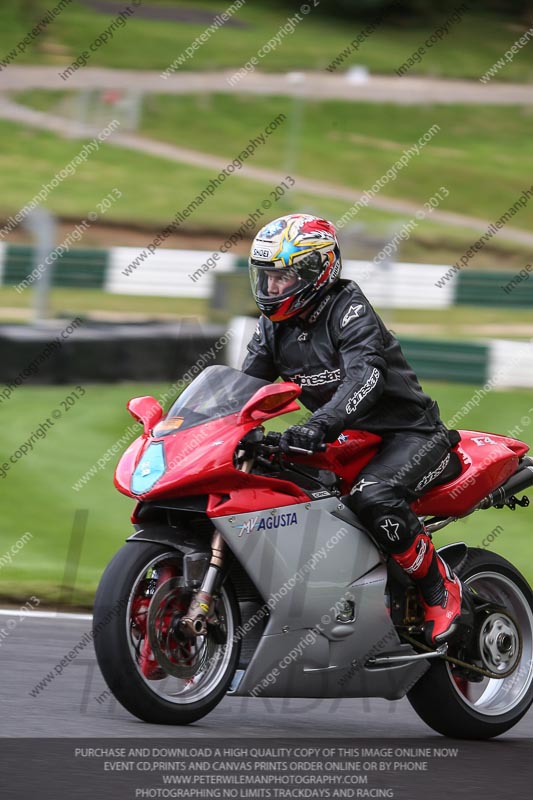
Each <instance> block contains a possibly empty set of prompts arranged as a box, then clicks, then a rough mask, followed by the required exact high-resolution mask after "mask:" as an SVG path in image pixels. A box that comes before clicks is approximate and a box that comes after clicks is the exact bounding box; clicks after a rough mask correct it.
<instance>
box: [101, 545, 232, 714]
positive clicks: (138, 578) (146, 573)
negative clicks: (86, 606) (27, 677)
mask: <svg viewBox="0 0 533 800" xmlns="http://www.w3.org/2000/svg"><path fill="white" fill-rule="evenodd" d="M191 597H192V590H191V589H190V588H188V587H187V586H186V585H185V582H184V580H183V574H182V556H181V553H180V552H179V551H176V550H172V549H171V548H168V547H165V546H163V545H159V544H149V543H146V542H131V543H128V544H126V545H125V546H124V547H123V548H122V549H121V550H119V552H118V553H117V554H116V555H115V556H114V558H113V559H112V561H111V562H110V563H109V565H108V566H107V568H106V570H105V572H104V574H103V576H102V578H101V581H100V584H99V586H98V589H97V592H96V598H95V603H94V611H93V631H94V646H95V650H96V658H97V660H98V665H99V667H100V669H101V671H102V674H103V676H104V678H105V681H106V683H107V685H108V687H109V689H110V690H111V692H112V693H113V695H114V696H115V697H116V698H117V700H118V701H119V702H120V703H121V704H122V705H123V706H124V708H126V709H127V710H128V711H130V712H131V713H132V714H134V715H135V716H136V717H139V719H142V720H144V721H145V722H153V723H156V724H160V725H187V724H189V723H190V722H194V721H195V720H197V719H200V718H201V717H203V716H205V715H206V714H208V713H209V711H211V710H212V709H213V708H214V707H215V706H216V705H217V704H218V703H219V702H220V701H221V700H222V698H223V697H224V695H225V693H226V691H227V689H228V687H229V684H230V682H231V679H232V677H233V674H234V672H235V669H236V666H237V663H238V658H239V649H240V641H239V638H238V637H237V636H236V635H235V632H236V630H237V628H238V625H239V607H238V603H237V601H236V599H235V594H234V592H233V589H232V587H231V585H229V583H228V582H226V583H225V584H224V585H223V586H222V588H221V589H220V591H219V593H218V596H217V597H216V599H215V602H214V607H213V609H212V612H211V614H210V617H209V619H208V624H207V633H206V635H204V636H196V637H192V638H191V637H187V636H185V635H184V634H183V633H182V632H181V628H180V626H179V621H180V619H181V616H183V614H184V613H185V611H186V610H187V609H188V607H189V603H190V600H191Z"/></svg>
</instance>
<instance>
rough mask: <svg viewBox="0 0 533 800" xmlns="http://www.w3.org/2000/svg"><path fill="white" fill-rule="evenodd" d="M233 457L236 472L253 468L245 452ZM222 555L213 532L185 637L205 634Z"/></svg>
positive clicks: (183, 621)
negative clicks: (205, 568)
mask: <svg viewBox="0 0 533 800" xmlns="http://www.w3.org/2000/svg"><path fill="white" fill-rule="evenodd" d="M260 428H261V436H262V435H263V428H262V427H261V426H260ZM255 430H258V429H255ZM235 455H236V464H237V465H238V471H239V472H247V473H248V472H250V471H251V469H252V467H253V458H249V457H248V456H247V453H246V450H245V449H242V450H241V449H239V450H237V452H236V454H235ZM223 555H224V540H223V538H222V536H221V535H220V533H219V532H218V531H215V532H214V533H213V537H212V539H211V561H210V562H209V566H208V568H207V571H206V573H205V575H204V579H203V581H202V585H201V586H200V588H199V589H198V591H197V592H195V594H194V597H193V598H192V600H191V603H190V605H189V608H188V609H187V611H186V613H185V616H184V617H182V619H181V621H180V628H181V630H182V631H183V632H184V633H185V635H187V636H205V635H206V634H207V619H208V617H209V614H210V611H211V610H212V606H213V597H214V595H215V594H216V592H217V590H218V587H219V584H220V579H221V577H222V565H223Z"/></svg>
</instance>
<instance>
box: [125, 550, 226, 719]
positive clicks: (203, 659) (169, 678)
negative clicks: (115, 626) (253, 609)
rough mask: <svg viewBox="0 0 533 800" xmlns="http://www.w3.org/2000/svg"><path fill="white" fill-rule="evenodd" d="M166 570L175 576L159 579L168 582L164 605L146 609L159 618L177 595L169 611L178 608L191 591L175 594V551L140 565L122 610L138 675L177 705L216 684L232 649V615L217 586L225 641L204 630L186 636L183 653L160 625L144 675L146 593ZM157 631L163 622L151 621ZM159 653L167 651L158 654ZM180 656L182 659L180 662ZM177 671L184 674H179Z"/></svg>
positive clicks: (196, 698)
mask: <svg viewBox="0 0 533 800" xmlns="http://www.w3.org/2000/svg"><path fill="white" fill-rule="evenodd" d="M165 572H166V573H167V575H168V573H169V572H173V574H174V576H175V577H174V578H173V579H169V580H167V583H166V584H164V585H168V595H167V597H166V598H164V599H161V601H160V602H161V606H162V607H163V608H162V610H161V613H159V614H158V613H157V612H156V614H155V615H153V614H152V610H151V611H150V614H151V615H152V616H154V618H155V619H158V620H159V621H160V620H161V618H162V615H163V614H164V613H165V611H167V610H168V609H169V608H171V607H172V602H173V600H174V599H176V602H175V603H174V606H173V613H174V614H177V613H179V611H178V609H179V607H180V606H179V604H180V602H181V604H182V606H184V605H185V603H186V599H187V598H186V595H187V596H188V595H190V590H187V589H186V587H182V595H183V596H182V597H180V595H179V590H180V587H179V586H177V584H178V583H179V582H180V577H181V563H180V560H179V558H176V553H175V551H174V552H172V551H171V552H168V553H163V554H161V555H158V556H156V557H155V558H153V559H152V560H151V561H150V562H148V563H147V564H146V565H145V566H144V567H143V568H142V570H141V571H140V572H139V574H138V575H137V577H136V579H135V581H134V582H133V586H132V589H131V592H130V596H129V599H128V605H127V610H126V634H127V639H128V646H129V651H130V656H131V659H132V661H133V663H134V664H135V666H136V669H137V672H138V674H139V676H140V677H141V679H142V680H143V681H144V682H145V684H146V685H147V686H148V687H149V689H150V690H151V691H152V692H154V694H156V695H158V697H160V698H162V699H163V700H166V701H167V702H170V703H174V704H176V705H189V704H191V703H197V702H198V701H200V700H202V699H203V698H204V697H206V696H207V695H209V694H210V693H211V692H212V691H213V690H214V689H215V688H216V687H217V686H219V685H220V681H221V679H222V676H223V675H224V674H225V673H226V670H227V667H228V664H229V662H230V659H231V655H232V651H233V647H232V642H233V637H234V625H233V615H232V613H231V606H230V602H229V597H228V595H227V592H226V590H225V589H224V587H222V589H221V590H220V593H219V599H218V601H217V611H218V615H219V617H220V619H221V620H222V621H223V625H224V626H225V633H226V637H225V638H226V643H224V644H220V643H216V642H214V641H213V638H212V634H208V635H207V636H200V637H196V639H195V640H193V641H192V642H191V649H190V651H189V652H187V653H186V652H185V651H184V649H183V647H180V643H178V642H177V641H176V638H175V637H173V636H172V635H171V634H169V633H168V631H166V630H165V631H164V633H161V635H160V639H161V644H160V647H157V646H156V647H155V648H154V650H153V651H152V648H151V647H150V648H149V649H150V651H152V652H151V658H152V659H153V662H152V663H153V669H151V670H150V674H149V675H148V676H147V675H146V674H144V672H143V669H141V663H142V655H141V652H142V650H143V648H147V646H148V645H147V642H146V640H147V639H148V637H149V630H148V608H149V607H150V601H151V598H152V597H153V596H155V594H156V588H155V587H156V583H157V580H158V577H159V575H160V574H165ZM178 576H180V577H178ZM156 599H157V598H156ZM187 605H188V603H187ZM158 611H159V609H158ZM160 631H163V628H162V626H161V625H160V626H159V627H157V626H156V635H159V633H160ZM152 641H153V639H152ZM148 644H149V639H148ZM154 644H155V642H154ZM162 653H164V654H165V656H166V657H163V658H161V654H162ZM158 657H159V658H158ZM180 660H181V661H182V662H183V663H180ZM160 662H161V663H160ZM173 667H175V669H173ZM167 670H172V671H175V672H176V674H175V675H172V674H169V672H168V671H167ZM178 674H180V675H183V676H184V677H178Z"/></svg>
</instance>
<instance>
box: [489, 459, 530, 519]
mask: <svg viewBox="0 0 533 800" xmlns="http://www.w3.org/2000/svg"><path fill="white" fill-rule="evenodd" d="M530 486H533V458H531V457H530V456H526V457H525V458H522V459H521V461H520V465H519V468H518V470H517V471H516V472H515V474H514V475H511V477H510V478H508V479H507V480H506V481H505V483H504V484H503V485H502V486H500V488H499V489H495V490H494V491H493V492H491V493H490V494H488V495H487V496H486V497H485V498H484V499H483V500H482V501H481V503H480V504H479V506H478V508H480V509H486V508H491V506H502V505H504V504H505V503H506V502H507V501H508V500H510V499H511V497H512V496H513V495H514V494H515V493H516V492H523V491H524V489H528V488H529V487H530Z"/></svg>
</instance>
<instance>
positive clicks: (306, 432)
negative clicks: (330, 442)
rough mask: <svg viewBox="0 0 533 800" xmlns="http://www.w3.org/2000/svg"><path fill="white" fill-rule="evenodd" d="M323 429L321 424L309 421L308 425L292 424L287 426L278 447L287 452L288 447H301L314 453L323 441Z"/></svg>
mask: <svg viewBox="0 0 533 800" xmlns="http://www.w3.org/2000/svg"><path fill="white" fill-rule="evenodd" d="M324 437H325V431H324V428H323V427H322V425H318V424H317V423H309V424H308V425H293V426H292V428H287V430H286V431H285V433H284V434H283V436H282V437H281V440H280V447H281V449H282V450H283V452H284V453H287V452H288V450H289V447H301V448H302V449H303V450H311V451H312V452H313V453H315V452H316V451H317V450H318V449H319V447H320V445H321V444H322V443H323V441H324Z"/></svg>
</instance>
